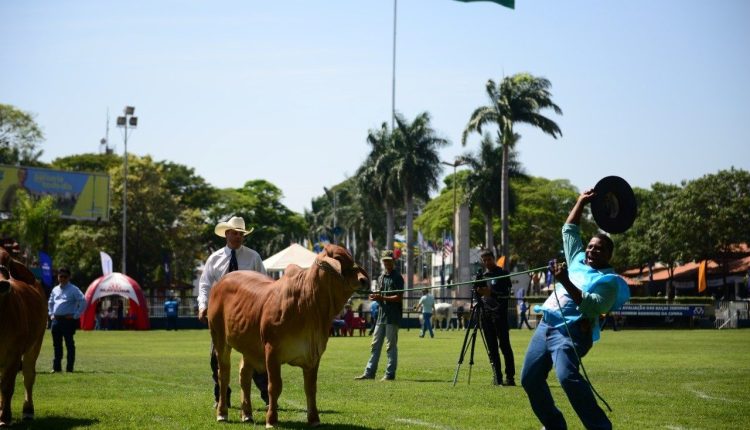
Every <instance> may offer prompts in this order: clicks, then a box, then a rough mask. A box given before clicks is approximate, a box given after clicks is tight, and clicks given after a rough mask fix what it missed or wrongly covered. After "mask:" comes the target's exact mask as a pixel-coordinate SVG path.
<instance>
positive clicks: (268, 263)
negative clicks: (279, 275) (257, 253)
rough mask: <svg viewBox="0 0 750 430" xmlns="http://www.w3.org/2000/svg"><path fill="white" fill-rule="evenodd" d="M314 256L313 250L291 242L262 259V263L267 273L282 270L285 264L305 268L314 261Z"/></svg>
mask: <svg viewBox="0 0 750 430" xmlns="http://www.w3.org/2000/svg"><path fill="white" fill-rule="evenodd" d="M316 256H317V255H316V254H315V253H314V252H312V251H310V250H309V249H307V248H305V247H304V246H302V245H300V244H297V243H293V244H291V245H290V246H289V247H288V248H286V249H284V250H282V251H279V252H278V253H276V254H274V255H272V256H270V257H268V258H267V259H265V260H263V265H264V266H265V267H266V271H267V272H268V273H269V274H271V273H272V272H283V271H284V269H286V266H288V265H290V264H296V265H298V266H300V267H302V268H303V269H307V268H309V267H310V266H312V264H313V262H315V257H316Z"/></svg>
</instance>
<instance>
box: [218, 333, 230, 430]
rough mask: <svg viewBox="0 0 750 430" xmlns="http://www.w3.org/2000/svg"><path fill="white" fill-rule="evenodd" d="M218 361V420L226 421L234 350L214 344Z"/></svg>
mask: <svg viewBox="0 0 750 430" xmlns="http://www.w3.org/2000/svg"><path fill="white" fill-rule="evenodd" d="M214 348H215V351H214V353H215V354H216V358H217V361H218V362H219V404H218V406H216V421H226V420H227V419H228V417H229V408H228V407H227V401H228V400H229V399H227V387H229V376H230V375H229V374H230V372H231V370H230V367H231V366H232V358H231V353H232V350H231V349H229V348H227V347H224V346H221V347H220V346H219V345H218V344H214Z"/></svg>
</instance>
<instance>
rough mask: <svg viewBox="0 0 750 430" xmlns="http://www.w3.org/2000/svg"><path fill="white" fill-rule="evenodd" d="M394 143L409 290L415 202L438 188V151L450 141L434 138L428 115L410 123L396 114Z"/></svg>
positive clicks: (427, 196)
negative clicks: (401, 195)
mask: <svg viewBox="0 0 750 430" xmlns="http://www.w3.org/2000/svg"><path fill="white" fill-rule="evenodd" d="M393 143H394V145H393V146H394V149H395V153H396V154H398V157H397V158H395V160H394V161H395V163H394V164H393V165H392V166H391V167H392V172H393V175H395V177H396V180H397V182H398V184H399V185H400V188H401V191H402V193H403V198H404V206H405V208H406V249H407V252H406V262H407V265H406V287H407V288H408V289H411V287H412V285H413V276H414V265H413V264H412V261H410V260H411V254H412V253H411V244H412V238H413V236H414V234H413V233H414V232H413V230H414V199H415V198H418V199H424V200H428V199H429V197H430V191H431V190H433V189H435V188H437V185H438V178H439V176H440V173H441V171H442V166H441V164H440V157H439V156H438V152H437V150H438V148H440V147H442V146H445V145H448V143H449V142H448V141H447V140H446V139H443V138H440V137H437V136H436V134H435V131H434V130H433V129H432V128H431V127H430V114H429V113H427V112H423V113H421V114H419V115H417V117H416V118H414V121H413V122H411V123H409V122H408V121H407V120H406V119H405V118H404V117H403V116H401V115H396V130H395V131H394V136H393Z"/></svg>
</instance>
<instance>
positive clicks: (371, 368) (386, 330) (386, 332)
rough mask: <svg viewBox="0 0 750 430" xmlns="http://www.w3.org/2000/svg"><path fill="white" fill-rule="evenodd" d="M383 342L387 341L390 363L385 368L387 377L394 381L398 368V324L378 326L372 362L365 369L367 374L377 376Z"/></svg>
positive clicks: (374, 339) (386, 348)
mask: <svg viewBox="0 0 750 430" xmlns="http://www.w3.org/2000/svg"><path fill="white" fill-rule="evenodd" d="M383 340H385V341H386V347H385V351H386V354H387V355H388V363H387V364H386V367H385V377H386V378H388V379H393V378H395V377H396V367H397V366H398V324H378V325H376V326H375V332H374V333H373V335H372V353H371V354H370V361H368V362H367V367H365V374H366V375H368V376H375V374H376V373H377V372H378V361H380V350H381V349H383Z"/></svg>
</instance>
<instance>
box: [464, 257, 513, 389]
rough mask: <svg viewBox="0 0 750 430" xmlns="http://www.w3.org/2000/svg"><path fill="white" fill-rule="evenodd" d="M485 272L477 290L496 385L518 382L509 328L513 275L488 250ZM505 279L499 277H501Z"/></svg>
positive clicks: (480, 276)
mask: <svg viewBox="0 0 750 430" xmlns="http://www.w3.org/2000/svg"><path fill="white" fill-rule="evenodd" d="M481 258H482V266H483V267H484V271H482V273H480V274H478V275H477V281H476V282H475V283H474V290H475V291H476V294H477V295H478V297H479V301H480V306H481V313H480V315H481V323H482V332H483V333H484V338H485V340H486V341H487V353H488V354H489V357H490V364H492V370H493V372H494V380H493V383H494V384H495V385H516V381H515V379H514V378H515V375H516V365H515V362H514V360H513V350H512V349H511V347H510V327H508V298H509V297H510V293H511V282H510V277H509V276H508V275H510V274H509V273H508V272H506V271H505V270H503V268H502V267H500V266H498V265H497V263H495V254H494V253H493V252H492V251H490V250H488V249H485V250H483V251H482V253H481ZM501 276H502V278H498V277H501ZM498 343H499V344H500V351H502V353H503V358H505V380H503V372H502V371H501V369H502V367H501V364H502V363H501V362H500V354H499V353H498Z"/></svg>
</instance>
